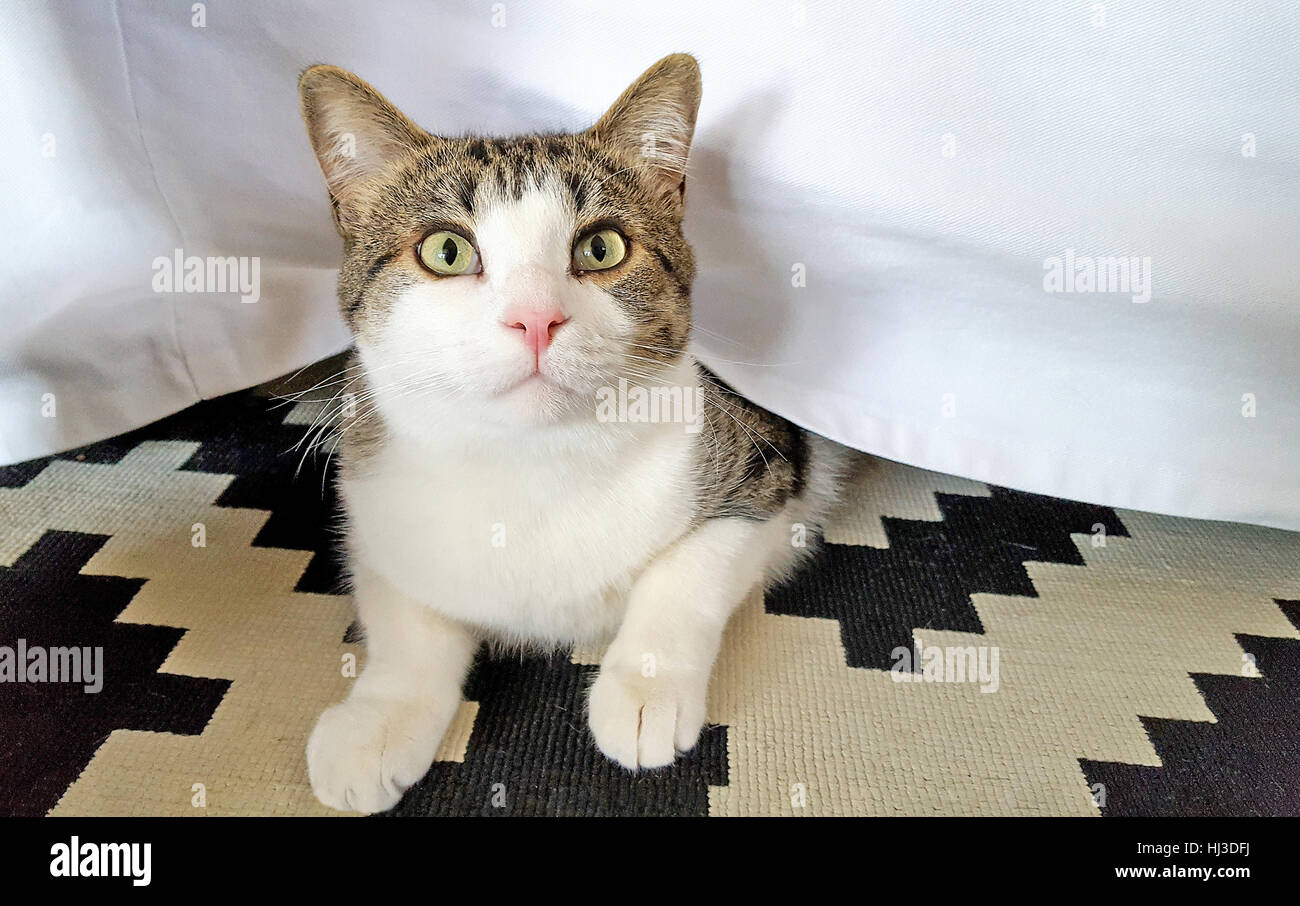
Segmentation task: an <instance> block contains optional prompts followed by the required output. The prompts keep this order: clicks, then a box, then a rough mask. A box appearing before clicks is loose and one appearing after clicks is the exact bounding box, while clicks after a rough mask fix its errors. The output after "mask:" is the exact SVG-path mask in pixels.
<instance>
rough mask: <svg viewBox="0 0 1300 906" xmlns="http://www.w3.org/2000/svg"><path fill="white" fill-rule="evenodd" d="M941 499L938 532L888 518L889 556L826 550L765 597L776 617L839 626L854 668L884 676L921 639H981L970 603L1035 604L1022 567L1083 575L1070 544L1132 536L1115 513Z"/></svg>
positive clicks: (1041, 502)
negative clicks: (1098, 530)
mask: <svg viewBox="0 0 1300 906" xmlns="http://www.w3.org/2000/svg"><path fill="white" fill-rule="evenodd" d="M991 491H992V494H991V496H989V497H965V496H957V495H951V494H936V495H935V499H936V502H937V503H938V505H939V510H940V512H941V513H942V515H943V518H942V520H941V521H939V522H932V521H926V520H909V519H895V518H892V517H886V518H885V519H884V520H883V522H884V527H885V535H886V537H887V538H888V540H889V547H887V548H884V549H879V548H874V547H859V546H857V545H844V544H827V545H825V546H824V547H823V549H822V550H821V551H820V552H819V554H818V557H817V559H816V560H815V561H814V562H813V563H812V565H811V566H810V567H809V568H807V569H804V570H802V571H801V572H800V573H799V574H798V575H797V576H796V577H795V578H794V579H793V580H792V581H791V582H789V583H787V584H785V585H783V586H781V587H779V588H777V589H775V590H773V591H772V592H770V593H769V594H768V596H767V610H768V612H769V613H777V614H789V615H793V616H804V617H824V618H829V619H834V620H838V621H839V624H840V636H841V638H842V639H843V642H844V650H845V653H846V659H847V661H848V665H849V666H850V667H871V668H876V669H881V670H887V669H889V668H890V667H892V666H893V664H894V660H893V658H892V657H891V652H892V651H893V650H894V649H895V648H898V647H903V648H908V649H911V648H912V633H913V630H914V629H934V630H950V631H954V632H983V631H984V627H983V626H982V625H981V624H980V620H979V615H978V614H977V613H976V611H975V605H974V604H973V603H972V602H971V595H972V594H975V593H977V592H986V593H989V594H1001V595H1024V596H1027V597H1031V598H1036V597H1038V592H1037V591H1036V590H1035V589H1034V584H1033V582H1031V581H1030V580H1029V574H1028V573H1027V572H1026V571H1025V561H1027V560H1038V561H1044V562H1050V563H1070V564H1076V565H1083V562H1084V561H1083V557H1082V555H1081V554H1080V553H1079V549H1078V547H1077V546H1076V545H1075V542H1074V539H1072V538H1071V537H1070V536H1071V534H1079V533H1084V534H1091V533H1092V532H1093V527H1094V526H1095V525H1098V524H1100V525H1103V526H1105V530H1106V533H1107V534H1108V535H1118V536H1122V537H1127V536H1128V532H1127V530H1126V529H1125V528H1124V525H1123V523H1121V522H1120V520H1119V517H1118V516H1116V515H1115V511H1114V510H1112V509H1111V508H1109V507H1102V506H1093V505H1091V504H1086V503H1074V502H1072V501H1068V500H1060V499H1057V498H1055V497H1043V496H1041V495H1038V494H1026V493H1024V492H1022V491H1012V490H1008V489H1006V488H999V487H994V488H991Z"/></svg>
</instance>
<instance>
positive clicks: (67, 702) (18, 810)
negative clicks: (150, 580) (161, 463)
mask: <svg viewBox="0 0 1300 906" xmlns="http://www.w3.org/2000/svg"><path fill="white" fill-rule="evenodd" d="M107 540H108V538H107V537H106V536H104V535H87V534H81V533H79V532H47V533H46V534H45V535H43V536H42V537H41V538H40V539H39V540H38V541H37V542H36V543H35V544H33V545H32V546H31V547H30V548H29V549H28V550H27V552H26V553H25V554H24V555H23V556H22V557H20V558H19V559H18V561H17V562H15V563H14V565H13V566H11V567H0V645H4V646H6V647H8V648H10V649H11V650H16V649H17V647H18V640H19V639H22V640H24V641H25V643H26V646H27V649H28V650H29V651H30V650H32V649H33V648H36V647H40V648H44V649H46V650H47V651H48V650H49V649H51V648H61V647H69V648H71V647H75V648H82V649H85V648H90V649H94V648H97V647H98V648H102V649H103V675H102V677H101V678H100V679H101V680H102V688H101V689H100V690H99V691H98V692H87V691H85V689H86V687H85V684H84V683H61V682H59V683H56V682H39V683H22V682H12V683H6V684H5V685H4V686H3V687H0V689H2V691H3V695H4V706H3V707H0V815H43V814H45V813H46V812H47V811H49V809H51V808H53V807H54V805H55V804H57V803H58V801H59V798H60V797H61V796H62V795H63V791H64V790H65V789H67V787H68V785H69V784H71V783H72V781H74V780H76V779H77V775H79V774H80V773H81V771H82V770H83V769H84V768H85V767H86V765H87V764H88V763H89V762H90V759H91V756H93V755H94V754H95V751H96V750H97V749H98V748H99V746H100V745H101V744H102V743H103V742H104V740H106V739H107V738H108V735H109V734H110V733H111V732H112V731H113V730H116V729H128V730H152V731H155V732H167V733H184V734H195V733H199V732H201V731H202V730H203V728H204V726H206V725H207V722H208V720H209V719H210V718H211V717H212V712H213V711H215V710H216V707H217V705H218V704H219V703H220V702H221V698H222V696H224V695H225V693H226V689H227V688H228V687H229V685H230V682H229V681H228V680H222V679H204V678H201V677H192V676H177V675H175V674H169V673H159V672H158V668H159V667H160V666H161V665H162V663H163V661H164V660H165V659H166V657H167V655H168V653H169V652H171V650H172V649H173V648H174V647H175V646H176V643H177V642H178V641H180V639H181V636H183V635H184V634H185V630H183V629H176V628H173V627H170V626H145V625H140V624H136V623H116V622H114V620H115V619H116V617H117V615H118V614H120V613H121V612H122V610H123V609H125V607H126V605H127V604H129V603H130V601H131V599H132V598H133V597H135V594H136V592H137V591H139V590H140V587H141V585H143V584H144V580H142V579H122V578H118V577H116V576H83V575H81V574H80V570H81V568H82V567H83V566H84V565H85V563H86V561H87V560H89V559H90V558H91V556H93V555H94V553H95V552H96V551H98V550H99V549H100V547H102V546H103V544H104V542H105V541H107Z"/></svg>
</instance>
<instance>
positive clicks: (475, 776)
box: [388, 655, 727, 816]
mask: <svg viewBox="0 0 1300 906" xmlns="http://www.w3.org/2000/svg"><path fill="white" fill-rule="evenodd" d="M595 673H596V668H595V667H589V666H583V665H575V664H573V663H571V662H570V661H569V660H568V658H567V657H564V656H561V655H556V656H554V657H551V658H545V657H527V658H518V657H516V658H508V657H498V658H491V659H489V658H487V657H480V658H479V660H478V662H477V663H476V664H475V667H474V670H473V672H472V674H471V676H470V679H469V682H468V684H467V686H466V689H465V694H466V697H467V698H468V699H470V700H471V701H477V702H478V703H479V712H478V717H477V719H476V720H475V722H474V730H473V733H472V734H471V736H470V740H469V746H468V749H467V751H466V755H465V761H464V763H463V764H461V763H454V762H438V763H436V764H434V766H433V769H432V770H430V772H429V773H428V775H426V776H425V778H424V780H422V781H420V783H418V784H416V785H415V786H414V787H412V788H411V789H409V790H407V792H406V796H405V797H403V799H402V801H401V802H399V803H398V804H397V806H396V807H395V808H394V809H393V810H392V811H391V812H389V813H388V814H391V815H534V816H536V815H646V816H649V815H659V816H668V815H700V816H704V815H708V813H709V787H710V786H723V785H725V784H726V783H727V734H726V729H725V728H724V727H719V726H712V727H707V728H705V731H704V733H703V735H702V736H701V737H700V741H699V743H698V744H697V745H696V747H695V748H694V749H693V750H692V751H691V752H690V753H689V754H688V755H686V756H683V757H682V758H680V759H678V761H677V762H676V763H674V764H672V765H670V766H668V767H666V768H661V769H659V770H656V771H643V772H640V773H637V774H633V773H631V772H629V771H626V770H624V769H623V768H621V767H619V766H618V765H616V764H614V763H613V762H611V761H609V760H608V759H606V758H605V756H603V755H601V754H600V752H599V751H598V750H597V749H596V747H595V745H594V744H593V743H592V741H591V733H590V732H589V731H588V730H587V715H586V690H587V687H588V686H589V685H590V683H591V681H592V680H593V679H594V677H595Z"/></svg>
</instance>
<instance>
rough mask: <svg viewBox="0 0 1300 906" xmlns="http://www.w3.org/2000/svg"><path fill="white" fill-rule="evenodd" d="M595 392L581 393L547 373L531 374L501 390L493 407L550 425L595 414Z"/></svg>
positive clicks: (512, 417)
mask: <svg viewBox="0 0 1300 906" xmlns="http://www.w3.org/2000/svg"><path fill="white" fill-rule="evenodd" d="M590 398H591V394H588V393H581V392H579V391H577V390H575V389H573V388H571V387H568V386H566V385H564V384H562V383H560V382H559V381H557V380H556V379H555V378H553V377H550V376H548V375H545V374H541V373H535V374H531V375H529V376H527V377H525V378H523V379H522V380H519V381H516V382H515V383H513V384H511V385H510V386H509V387H506V388H505V389H503V390H500V391H498V392H497V393H496V394H495V395H494V396H493V397H492V403H493V404H494V405H493V406H492V408H493V409H494V410H496V412H497V414H498V415H501V416H504V418H505V419H506V420H509V421H512V422H515V423H516V424H522V425H550V424H555V423H556V422H561V421H567V420H570V419H573V418H574V417H582V416H583V415H584V414H585V415H586V416H588V417H590V416H591V413H592V407H591V403H590Z"/></svg>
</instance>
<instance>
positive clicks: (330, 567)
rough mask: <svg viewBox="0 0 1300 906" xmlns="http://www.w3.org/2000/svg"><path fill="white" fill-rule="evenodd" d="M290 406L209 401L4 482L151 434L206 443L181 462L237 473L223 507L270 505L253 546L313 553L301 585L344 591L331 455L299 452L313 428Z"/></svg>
mask: <svg viewBox="0 0 1300 906" xmlns="http://www.w3.org/2000/svg"><path fill="white" fill-rule="evenodd" d="M289 408H290V407H289V406H288V405H287V404H285V403H279V402H275V401H272V400H267V399H265V398H263V397H259V396H257V395H256V394H253V393H249V392H240V393H233V394H230V395H228V396H223V397H219V398H217V399H213V400H207V401H204V402H201V403H198V404H196V405H194V406H191V407H190V408H188V409H185V410H184V411H182V412H178V413H176V414H175V415H172V416H169V417H168V418H165V419H163V420H162V421H160V422H155V423H154V424H152V425H148V426H146V427H144V428H140V429H138V430H136V431H132V432H130V433H127V434H122V435H119V436H118V437H113V438H109V439H108V440H105V441H100V442H99V443H95V444H91V445H89V446H86V447H81V448H79V449H76V450H70V451H68V452H66V453H61V454H59V455H58V456H57V457H54V456H47V457H44V458H42V459H36V460H32V461H30V462H26V463H20V464H18V465H15V466H7V467H4V468H0V487H22V486H23V485H25V484H26V483H27V482H28V481H30V480H31V479H32V478H34V477H35V476H36V475H37V474H39V473H40V471H41V470H42V469H44V468H45V466H46V465H48V464H49V463H50V462H51V461H52V460H54V459H65V460H74V461H78V462H95V463H105V464H112V463H117V462H119V461H120V460H121V459H122V457H123V456H125V455H126V454H127V453H129V452H131V450H133V449H135V448H136V447H137V446H139V445H140V444H141V443H142V442H144V441H147V440H184V441H195V442H197V443H199V444H200V446H199V449H198V450H197V451H195V453H194V455H193V456H192V457H191V458H190V459H189V461H188V462H186V463H185V464H184V465H183V466H181V468H182V469H183V470H186V471H194V472H210V473H221V474H226V475H234V476H235V479H234V481H232V482H231V483H230V485H229V486H228V487H227V488H226V490H225V491H224V492H223V493H222V495H221V496H220V497H219V498H218V499H217V501H216V503H217V505H218V506H231V507H249V508H252V509H259V510H269V511H270V513H271V516H270V518H269V519H267V522H266V524H265V525H264V526H262V529H261V531H259V532H258V534H257V537H256V538H254V539H253V544H254V545H256V546H258V547H280V548H288V549H291V550H303V551H314V552H315V556H314V557H312V559H311V562H310V563H309V564H308V566H307V568H306V570H305V571H304V572H303V574H302V577H301V578H300V579H299V581H298V584H297V586H296V588H295V590H296V591H308V592H320V593H323V594H337V593H340V592H341V591H342V590H343V589H342V581H341V569H340V560H339V558H338V556H337V553H336V547H337V544H336V542H337V540H338V533H337V531H336V526H337V525H338V521H337V518H336V513H337V512H338V505H337V504H338V501H337V497H336V493H335V487H334V482H333V480H332V475H327V474H326V468H325V457H322V456H319V455H308V456H306V457H304V456H303V455H302V453H301V452H300V450H301V448H300V447H299V444H300V442H302V441H303V437H304V434H305V433H306V428H305V427H304V426H302V425H286V424H284V418H285V416H286V415H287V414H288V412H289ZM295 448H297V449H295Z"/></svg>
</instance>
